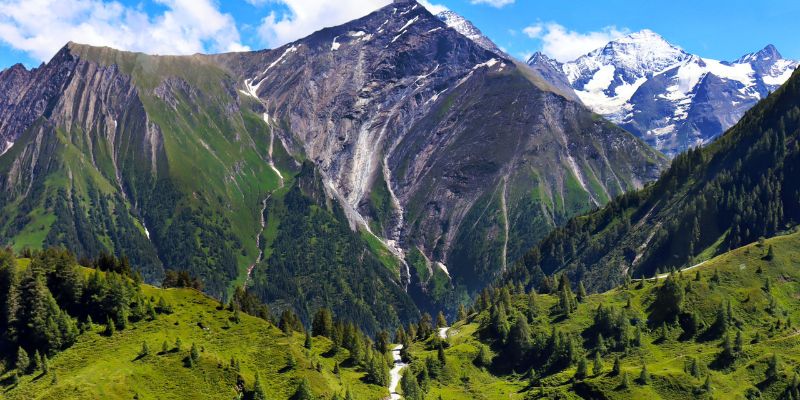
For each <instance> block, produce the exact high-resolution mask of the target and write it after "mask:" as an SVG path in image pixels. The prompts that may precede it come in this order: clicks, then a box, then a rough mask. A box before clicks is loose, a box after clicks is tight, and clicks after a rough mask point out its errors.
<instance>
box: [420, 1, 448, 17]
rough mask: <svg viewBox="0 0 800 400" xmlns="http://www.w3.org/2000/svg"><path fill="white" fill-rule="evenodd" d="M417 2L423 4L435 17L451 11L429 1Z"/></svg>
mask: <svg viewBox="0 0 800 400" xmlns="http://www.w3.org/2000/svg"><path fill="white" fill-rule="evenodd" d="M417 1H419V4H422V5H423V6H424V7H425V8H427V9H428V11H430V12H431V14H433V15H436V14H439V13H440V12H443V11H448V10H449V8H447V7H445V6H444V5H442V4H433V3H431V2H429V1H428V0H417Z"/></svg>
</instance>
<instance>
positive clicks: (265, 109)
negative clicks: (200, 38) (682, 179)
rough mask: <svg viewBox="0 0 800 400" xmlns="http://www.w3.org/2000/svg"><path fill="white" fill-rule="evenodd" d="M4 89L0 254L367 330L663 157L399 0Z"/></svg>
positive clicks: (62, 68)
mask: <svg viewBox="0 0 800 400" xmlns="http://www.w3.org/2000/svg"><path fill="white" fill-rule="evenodd" d="M3 77H4V79H3V80H2V83H1V84H0V90H3V91H5V92H6V93H11V94H13V100H8V101H6V102H4V103H0V104H1V105H0V106H2V107H3V109H2V113H0V121H3V122H2V123H3V124H4V125H3V129H2V130H0V137H2V138H5V139H6V140H8V141H10V142H15V144H14V145H13V146H12V147H11V149H10V150H8V151H7V152H6V153H5V154H4V155H2V156H0V169H2V170H3V171H4V172H6V171H8V172H7V173H5V174H4V175H3V176H6V177H7V180H8V179H11V180H12V181H9V182H8V183H7V184H6V185H5V187H4V188H3V189H4V190H5V192H6V193H8V195H6V197H4V198H3V199H2V203H1V204H0V206H2V207H3V218H4V219H3V220H2V221H0V222H2V227H3V228H2V229H3V230H2V237H3V239H4V241H5V242H7V243H9V242H10V243H14V244H15V245H16V246H18V247H22V246H24V245H30V246H32V247H39V246H42V245H48V244H64V245H66V246H68V247H70V248H72V249H74V250H77V251H79V252H80V253H81V254H84V255H92V254H93V253H94V252H96V251H99V250H107V251H112V252H115V253H117V254H118V255H122V254H126V255H129V256H131V258H132V259H135V261H136V265H137V266H149V267H148V268H149V269H147V271H149V272H148V278H150V280H157V279H158V277H159V275H160V274H161V273H162V265H163V266H164V268H168V269H188V270H189V271H190V272H191V273H192V274H194V275H197V276H199V277H201V278H202V279H203V281H204V283H205V285H206V287H205V289H206V291H208V292H209V293H211V294H214V295H216V296H218V297H225V294H226V292H227V290H228V289H229V288H230V286H231V284H232V283H235V282H239V283H242V282H248V283H249V284H252V285H253V286H252V289H253V290H255V291H256V292H257V293H259V294H260V295H262V297H263V298H264V299H265V300H267V301H269V302H270V304H271V305H273V306H274V307H275V309H276V310H279V311H280V310H282V309H284V308H287V307H292V308H295V309H296V310H297V311H298V312H299V313H300V314H301V315H303V316H308V315H310V314H311V313H312V312H313V311H314V310H315V309H316V308H317V307H319V306H321V305H327V306H331V307H334V308H335V310H336V311H337V313H339V314H341V315H346V316H347V318H349V319H351V320H354V321H357V322H359V324H361V325H362V326H365V327H368V329H370V330H374V329H378V328H379V327H385V326H396V325H397V324H398V323H400V322H403V323H405V322H408V321H409V320H411V319H413V318H414V316H415V315H417V310H416V308H415V306H414V304H412V303H411V302H410V301H409V297H408V294H406V293H405V292H404V290H403V289H405V290H407V291H408V293H410V295H411V296H413V297H414V299H415V300H416V302H417V304H418V305H421V306H424V307H427V306H429V305H431V304H432V305H433V306H434V307H439V306H441V305H442V304H444V303H448V304H451V305H452V306H455V305H457V304H458V302H457V301H452V300H466V297H465V296H466V295H468V294H471V293H473V292H475V291H476V290H478V289H479V288H480V287H482V285H484V284H485V283H486V282H487V281H488V280H490V279H491V278H492V277H493V276H495V275H496V274H497V273H498V272H499V271H501V270H503V269H504V268H505V267H506V265H507V264H508V263H509V262H512V261H514V260H515V259H516V258H517V257H518V256H519V255H520V254H521V251H522V249H524V248H526V247H528V246H530V245H531V244H533V243H535V242H536V241H537V240H538V239H539V238H540V237H542V236H543V235H545V234H546V232H547V231H549V230H550V229H551V228H552V227H555V226H558V225H560V224H562V223H563V222H564V221H565V220H566V219H567V218H568V217H570V216H572V215H575V214H577V213H581V212H584V211H587V210H589V209H591V208H593V207H596V206H598V205H601V204H603V203H605V202H607V201H608V200H609V199H610V198H612V197H614V196H616V195H618V194H620V193H622V192H624V191H627V190H630V189H632V188H636V187H639V186H641V185H642V184H643V183H644V182H646V181H648V180H651V179H654V178H655V177H656V176H657V174H658V172H659V170H660V169H661V168H662V167H663V166H664V165H665V159H664V158H663V156H661V155H660V154H659V153H658V152H656V151H654V150H652V149H651V148H649V147H647V146H646V145H645V144H644V143H642V142H640V141H638V140H637V139H635V138H634V137H633V136H631V135H630V134H628V133H627V132H625V131H623V130H621V129H618V128H616V127H615V126H613V125H611V124H609V123H608V122H607V121H605V120H603V119H602V118H600V117H599V116H597V115H595V114H592V113H591V112H589V111H588V110H587V109H585V108H584V107H583V106H582V105H581V104H580V103H578V102H576V101H573V100H571V99H570V98H569V96H566V97H565V96H564V95H563V94H559V92H558V90H556V89H555V88H554V87H553V85H550V84H548V83H547V82H546V81H545V80H543V79H542V77H541V76H540V74H539V73H537V72H536V71H535V70H533V69H531V68H529V67H527V66H522V65H517V64H516V63H515V62H514V61H512V60H510V59H508V58H506V57H505V56H504V55H502V54H497V53H494V52H492V51H489V50H487V49H485V48H483V47H481V46H479V45H478V44H476V43H475V42H473V41H472V40H470V39H468V38H467V37H465V36H464V35H462V34H460V33H458V32H457V31H455V30H453V29H451V28H449V27H448V26H447V25H445V24H444V23H443V22H442V21H441V20H439V19H438V18H436V17H435V16H433V15H431V14H430V13H429V12H428V11H426V10H425V9H424V8H423V7H422V6H420V5H419V4H417V3H415V2H413V1H401V2H395V3H393V4H392V5H390V6H387V7H385V8H383V9H380V10H378V11H376V12H374V13H372V14H370V15H368V16H366V17H364V18H361V19H358V20H355V21H352V22H350V23H348V24H345V25H342V26H338V27H333V28H327V29H323V30H321V31H319V32H316V33H314V34H312V35H311V36H309V37H307V38H305V39H302V40H299V41H297V42H294V43H290V44H287V45H286V46H283V47H281V48H278V49H273V50H264V51H257V52H248V53H232V54H222V55H214V56H204V55H195V56H186V57H167V56H148V55H144V54H138V53H127V52H120V51H116V50H113V49H108V48H97V47H89V46H81V45H75V44H70V45H69V46H67V47H66V48H65V49H64V50H63V51H62V52H61V53H59V55H58V56H57V57H55V58H54V59H53V60H52V61H51V62H50V63H48V64H47V65H46V66H44V67H41V68H39V69H36V70H33V71H25V70H24V69H19V68H18V67H15V68H14V69H11V70H8V71H5V72H3ZM9 99H12V96H9ZM30 110H33V111H30ZM301 164H302V165H303V167H302V169H301V168H300V165H301ZM303 171H304V172H303ZM298 173H300V175H297V174H298ZM298 176H300V177H302V176H305V177H309V176H314V179H313V180H307V179H299V178H297V177H298ZM25 179H28V180H29V181H32V182H33V183H30V182H27V181H24V180H25ZM295 179H299V182H295V181H294V180H295ZM37 182H38V183H37ZM312 183H313V184H312ZM35 196H38V197H35ZM20 205H22V206H21V207H20ZM259 211H261V215H259ZM287 221H288V222H287ZM342 223H344V224H349V228H350V229H351V231H350V233H346V232H345V230H342V229H341V228H342V226H341V224H342ZM326 235H330V237H328V236H326ZM328 240H330V241H328ZM320 242H322V243H320ZM292 243H307V245H308V247H307V249H306V250H307V251H308V250H309V249H313V251H309V252H308V254H305V253H303V251H302V250H301V249H294V248H293V247H292ZM276 249H278V251H274V250H276ZM281 251H283V252H284V253H281ZM137 252H139V253H137ZM285 252H291V254H288V253H285ZM344 253H346V254H347V257H336V256H335V255H336V254H344ZM315 257H316V258H315ZM320 257H321V258H320ZM281 271H282V272H281ZM336 271H339V272H341V273H337V272H336ZM293 273H295V274H298V275H296V276H295V275H292V274H293ZM273 274H277V275H279V276H276V275H273ZM342 274H344V275H342ZM345 275H346V276H345ZM346 280H350V281H355V280H358V281H357V282H350V283H349V284H348V283H347V282H346ZM297 299H307V300H303V301H301V302H298V301H296V300H297ZM391 310H395V311H391Z"/></svg>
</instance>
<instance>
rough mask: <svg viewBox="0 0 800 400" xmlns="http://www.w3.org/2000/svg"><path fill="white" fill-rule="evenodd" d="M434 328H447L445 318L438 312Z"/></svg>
mask: <svg viewBox="0 0 800 400" xmlns="http://www.w3.org/2000/svg"><path fill="white" fill-rule="evenodd" d="M436 327H437V328H444V327H447V318H445V317H444V314H443V313H442V312H441V311H439V314H438V315H437V316H436Z"/></svg>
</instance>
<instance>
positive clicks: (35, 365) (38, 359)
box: [29, 350, 42, 371]
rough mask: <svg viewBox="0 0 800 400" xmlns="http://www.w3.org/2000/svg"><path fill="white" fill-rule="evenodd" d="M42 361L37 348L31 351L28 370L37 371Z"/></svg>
mask: <svg viewBox="0 0 800 400" xmlns="http://www.w3.org/2000/svg"><path fill="white" fill-rule="evenodd" d="M41 362H42V355H41V354H39V350H36V351H34V352H33V358H32V359H31V365H30V367H29V368H30V370H31V371H38V370H39V368H41Z"/></svg>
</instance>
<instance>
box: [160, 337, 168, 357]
mask: <svg viewBox="0 0 800 400" xmlns="http://www.w3.org/2000/svg"><path fill="white" fill-rule="evenodd" d="M167 353H169V344H167V341H166V340H165V341H164V342H163V343H161V354H167Z"/></svg>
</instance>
